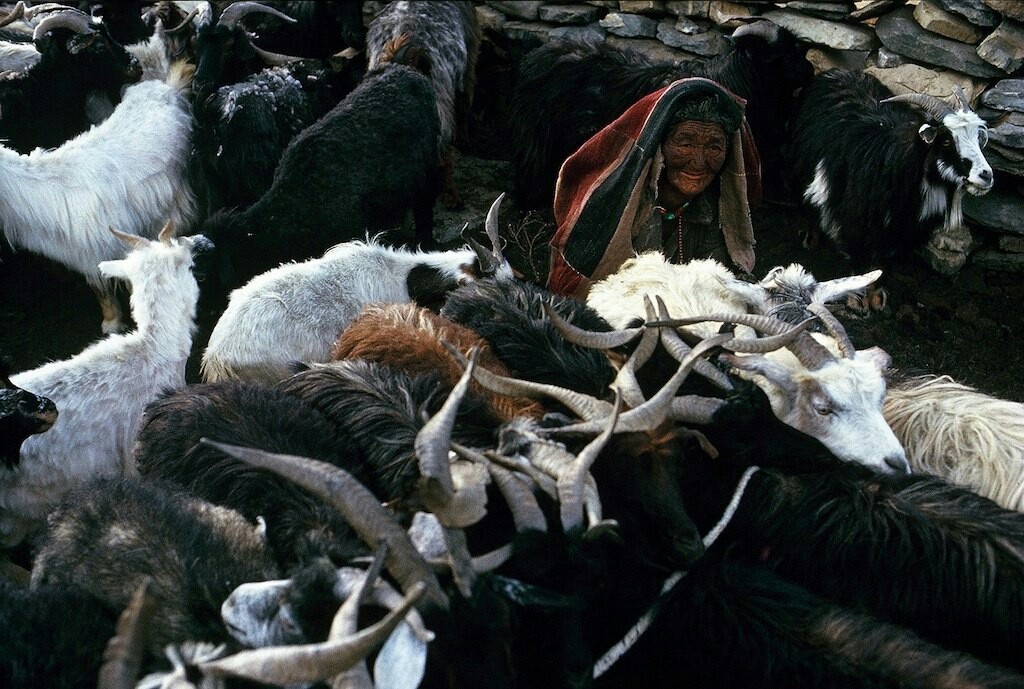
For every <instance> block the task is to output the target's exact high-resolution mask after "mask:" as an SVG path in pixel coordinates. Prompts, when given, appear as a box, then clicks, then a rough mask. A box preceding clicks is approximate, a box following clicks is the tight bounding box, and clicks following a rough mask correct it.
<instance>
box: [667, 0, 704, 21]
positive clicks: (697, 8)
mask: <svg viewBox="0 0 1024 689" xmlns="http://www.w3.org/2000/svg"><path fill="white" fill-rule="evenodd" d="M665 9H666V10H667V11H668V12H669V13H670V14H675V15H678V16H680V17H704V18H707V16H708V10H709V9H710V4H709V3H708V2H707V0H683V1H682V2H677V1H675V0H669V1H668V2H666V3H665Z"/></svg>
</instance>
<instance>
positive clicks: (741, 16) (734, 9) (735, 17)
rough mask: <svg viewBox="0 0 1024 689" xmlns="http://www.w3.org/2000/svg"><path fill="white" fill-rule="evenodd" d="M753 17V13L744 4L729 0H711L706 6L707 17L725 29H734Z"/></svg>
mask: <svg viewBox="0 0 1024 689" xmlns="http://www.w3.org/2000/svg"><path fill="white" fill-rule="evenodd" d="M753 17H754V13H753V12H752V11H751V10H750V8H749V7H747V6H746V5H742V4H740V3H738V2H729V0H712V2H711V6H710V7H709V8H708V18H709V19H710V20H711V21H713V22H714V23H715V24H717V25H718V26H720V27H722V28H726V29H735V28H736V27H738V26H741V25H743V24H746V23H747V22H749V21H750V20H751V19H752V18H753Z"/></svg>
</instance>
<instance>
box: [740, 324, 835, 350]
mask: <svg viewBox="0 0 1024 689" xmlns="http://www.w3.org/2000/svg"><path fill="white" fill-rule="evenodd" d="M816 320H818V319H817V318H806V319H804V320H802V321H800V322H799V323H797V324H796V325H795V326H793V327H792V328H790V329H789V330H787V331H786V332H784V333H779V334H778V335H769V336H768V337H756V338H741V339H733V340H730V341H729V342H725V343H723V344H722V349H727V350H729V351H730V352H736V353H739V354H766V353H768V352H774V351H775V350H776V349H782V348H783V347H787V346H789V345H790V344H792V343H793V341H794V340H796V338H797V337H798V336H799V335H800V333H802V332H804V331H805V330H807V328H808V326H810V325H811V323H813V322H814V321H816Z"/></svg>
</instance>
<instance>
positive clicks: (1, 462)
mask: <svg viewBox="0 0 1024 689" xmlns="http://www.w3.org/2000/svg"><path fill="white" fill-rule="evenodd" d="M10 373H11V366H10V362H9V361H8V360H6V359H0V466H2V467H6V468H7V469H10V470H12V471H13V470H14V468H15V467H17V466H18V461H19V459H20V457H21V454H20V449H21V443H22V441H24V440H25V438H27V437H29V436H30V435H35V434H36V433H42V432H43V431H45V430H47V429H49V428H50V426H52V425H53V422H54V421H56V420H57V407H56V406H54V404H53V402H52V401H51V400H49V399H47V398H46V397H40V396H38V395H33V394H32V393H31V392H29V391H27V390H22V389H21V388H19V387H17V386H16V385H14V383H12V382H11V379H10V378H9V377H8V376H10Z"/></svg>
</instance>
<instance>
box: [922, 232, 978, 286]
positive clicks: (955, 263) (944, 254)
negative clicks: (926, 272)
mask: <svg viewBox="0 0 1024 689" xmlns="http://www.w3.org/2000/svg"><path fill="white" fill-rule="evenodd" d="M973 246H974V238H973V237H972V236H971V232H970V230H968V229H967V228H966V227H950V228H946V229H944V230H941V231H939V232H936V233H935V234H933V235H932V237H931V239H930V240H929V241H928V243H927V244H926V245H925V246H924V248H923V249H921V251H920V252H919V253H920V254H921V257H922V258H923V259H924V260H925V262H927V263H928V265H929V266H931V268H932V270H934V271H935V272H937V273H942V274H943V275H953V274H955V273H957V272H959V271H960V269H961V268H963V267H964V265H965V264H966V263H967V257H968V256H969V255H970V253H971V247H973Z"/></svg>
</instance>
